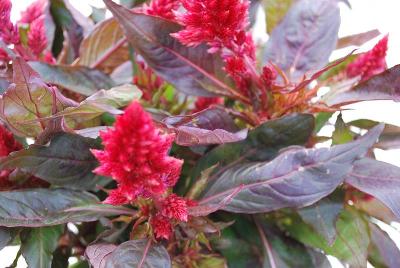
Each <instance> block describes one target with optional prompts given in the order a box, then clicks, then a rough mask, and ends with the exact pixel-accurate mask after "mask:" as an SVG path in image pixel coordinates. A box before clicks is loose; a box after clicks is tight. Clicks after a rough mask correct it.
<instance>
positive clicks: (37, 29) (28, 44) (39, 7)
mask: <svg viewBox="0 0 400 268" xmlns="http://www.w3.org/2000/svg"><path fill="white" fill-rule="evenodd" d="M45 3H46V2H45V1H43V0H37V1H35V2H34V3H32V4H31V5H30V6H29V7H28V8H27V9H26V10H25V11H24V12H22V13H21V19H20V20H19V21H18V22H17V23H16V24H13V23H12V22H11V20H10V13H11V8H12V5H11V2H10V0H0V23H1V24H2V25H3V27H2V28H1V29H0V37H1V39H2V40H3V41H4V43H5V44H6V45H13V46H14V49H15V51H16V52H17V53H18V54H19V55H20V56H22V57H23V58H24V59H25V60H43V61H46V62H49V63H54V58H53V56H52V55H51V52H50V51H46V47H47V37H46V30H45V25H44V8H45ZM20 26H23V27H28V32H27V38H26V39H27V40H25V39H23V38H22V39H21V36H20V33H19V27H20ZM0 56H1V58H0V59H1V60H3V61H8V60H9V57H8V55H7V53H6V52H5V51H2V52H1V55H0Z"/></svg>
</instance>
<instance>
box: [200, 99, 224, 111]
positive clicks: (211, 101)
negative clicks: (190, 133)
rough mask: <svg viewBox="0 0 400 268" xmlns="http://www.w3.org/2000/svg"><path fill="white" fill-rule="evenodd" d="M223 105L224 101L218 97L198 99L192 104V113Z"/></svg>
mask: <svg viewBox="0 0 400 268" xmlns="http://www.w3.org/2000/svg"><path fill="white" fill-rule="evenodd" d="M223 103H224V99H223V98H219V97H214V98H206V97H198V98H197V100H196V102H195V103H194V109H193V113H197V112H200V111H203V110H205V109H207V108H208V107H210V106H211V105H217V104H223Z"/></svg>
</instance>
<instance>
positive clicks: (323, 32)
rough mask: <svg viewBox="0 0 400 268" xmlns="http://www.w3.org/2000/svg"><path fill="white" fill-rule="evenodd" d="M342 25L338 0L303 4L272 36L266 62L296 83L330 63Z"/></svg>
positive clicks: (304, 1) (292, 10)
mask: <svg viewBox="0 0 400 268" xmlns="http://www.w3.org/2000/svg"><path fill="white" fill-rule="evenodd" d="M339 25H340V12H339V7H338V1H337V0H319V1H310V0H299V1H296V3H294V4H293V6H292V7H291V8H290V10H289V12H288V14H287V15H286V16H285V18H284V19H283V21H282V23H280V24H279V25H278V26H277V27H276V28H275V29H274V31H273V32H272V34H271V38H270V39H269V41H268V43H267V47H266V55H265V62H269V61H271V62H272V63H274V64H276V65H278V66H279V67H280V68H281V69H282V70H284V71H285V72H286V73H287V74H288V76H289V77H290V78H291V79H292V80H295V81H296V80H299V79H300V78H302V77H303V75H304V74H305V73H307V72H310V71H316V70H320V69H321V68H322V67H324V66H325V65H326V64H327V63H328V59H329V56H330V54H331V52H332V51H333V50H334V49H335V47H336V41H337V35H338V31H339Z"/></svg>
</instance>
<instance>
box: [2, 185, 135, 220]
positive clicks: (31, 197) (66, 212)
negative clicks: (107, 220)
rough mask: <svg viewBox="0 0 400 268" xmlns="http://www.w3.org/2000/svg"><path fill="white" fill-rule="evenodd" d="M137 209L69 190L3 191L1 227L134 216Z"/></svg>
mask: <svg viewBox="0 0 400 268" xmlns="http://www.w3.org/2000/svg"><path fill="white" fill-rule="evenodd" d="M134 212H135V211H133V210H130V209H127V208H123V207H115V206H109V205H101V204H99V200H98V199H97V197H96V196H94V195H92V194H90V193H87V192H82V191H74V190H67V189H60V188H58V189H28V190H18V191H11V192H0V226H6V227H16V226H24V227H41V226H51V225H58V224H62V223H67V222H90V221H96V220H98V219H99V218H101V217H106V216H115V215H124V214H125V215H133V213H134Z"/></svg>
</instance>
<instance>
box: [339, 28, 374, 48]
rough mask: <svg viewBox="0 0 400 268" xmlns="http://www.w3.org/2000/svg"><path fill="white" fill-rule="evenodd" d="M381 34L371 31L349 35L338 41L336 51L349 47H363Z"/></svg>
mask: <svg viewBox="0 0 400 268" xmlns="http://www.w3.org/2000/svg"><path fill="white" fill-rule="evenodd" d="M380 34H381V32H380V31H379V30H377V29H374V30H370V31H367V32H363V33H359V34H354V35H349V36H345V37H342V38H340V39H339V40H338V43H337V46H336V49H341V48H345V47H349V46H361V45H363V44H364V43H366V42H368V41H370V40H372V39H374V38H375V37H377V36H379V35H380Z"/></svg>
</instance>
